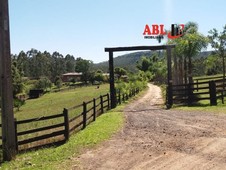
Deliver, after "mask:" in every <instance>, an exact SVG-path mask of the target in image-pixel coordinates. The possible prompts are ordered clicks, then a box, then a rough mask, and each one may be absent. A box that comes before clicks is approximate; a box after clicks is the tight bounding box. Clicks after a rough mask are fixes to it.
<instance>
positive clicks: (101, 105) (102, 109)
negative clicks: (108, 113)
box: [100, 95, 104, 114]
mask: <svg viewBox="0 0 226 170" xmlns="http://www.w3.org/2000/svg"><path fill="white" fill-rule="evenodd" d="M100 110H101V114H102V113H104V103H103V96H102V95H101V96H100Z"/></svg>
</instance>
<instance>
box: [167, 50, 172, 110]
mask: <svg viewBox="0 0 226 170" xmlns="http://www.w3.org/2000/svg"><path fill="white" fill-rule="evenodd" d="M166 50H167V70H168V72H167V84H168V85H167V101H166V107H167V109H170V108H171V107H172V105H173V89H172V68H171V67H172V64H171V47H167V49H166Z"/></svg>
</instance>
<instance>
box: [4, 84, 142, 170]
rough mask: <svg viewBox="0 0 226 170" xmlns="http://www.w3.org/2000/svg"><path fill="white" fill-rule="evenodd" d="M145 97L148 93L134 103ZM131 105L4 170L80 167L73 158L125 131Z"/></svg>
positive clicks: (17, 159)
mask: <svg viewBox="0 0 226 170" xmlns="http://www.w3.org/2000/svg"><path fill="white" fill-rule="evenodd" d="M106 89H107V87H106ZM143 94H145V90H144V91H142V92H141V93H140V94H139V95H137V96H136V97H134V98H132V99H130V101H131V100H135V99H136V98H138V97H139V96H141V95H143ZM127 103H128V101H127V102H125V103H123V104H122V105H120V106H117V108H115V109H113V110H110V111H108V112H107V113H105V114H103V115H101V116H100V117H98V118H97V120H96V121H95V122H93V123H91V124H90V125H89V126H87V128H86V129H84V130H82V131H80V132H78V133H77V134H74V135H72V136H71V137H70V139H69V141H68V142H67V143H66V144H64V145H61V146H59V147H51V148H45V149H40V150H37V151H33V152H27V153H23V154H19V155H17V158H16V159H15V160H13V161H11V162H6V163H3V164H2V165H1V168H0V169H30V170H32V169H34V170H36V169H43V170H52V169H71V167H72V166H74V165H75V164H76V162H73V163H72V161H71V159H72V158H73V157H76V156H78V155H79V154H80V153H81V151H83V150H84V149H89V148H92V147H94V146H96V145H98V144H100V143H101V142H103V141H105V140H107V139H109V138H110V137H111V136H112V135H113V134H115V133H116V132H117V131H119V130H120V129H121V128H122V126H123V122H124V116H123V109H124V107H125V106H126V104H127ZM76 166H77V167H78V166H79V164H76Z"/></svg>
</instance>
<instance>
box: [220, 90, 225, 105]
mask: <svg viewBox="0 0 226 170" xmlns="http://www.w3.org/2000/svg"><path fill="white" fill-rule="evenodd" d="M221 102H222V104H224V91H222V92H221Z"/></svg>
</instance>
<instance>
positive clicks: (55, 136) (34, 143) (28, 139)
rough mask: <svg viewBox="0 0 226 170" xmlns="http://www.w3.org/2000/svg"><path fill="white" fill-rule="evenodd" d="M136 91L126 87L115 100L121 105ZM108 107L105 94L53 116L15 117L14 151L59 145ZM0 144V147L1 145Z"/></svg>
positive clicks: (107, 98) (108, 100) (136, 90)
mask: <svg viewBox="0 0 226 170" xmlns="http://www.w3.org/2000/svg"><path fill="white" fill-rule="evenodd" d="M137 93H139V89H138V88H137V89H133V90H130V92H129V93H128V94H120V92H117V94H116V96H117V103H118V104H121V102H124V101H126V100H127V99H129V98H130V97H132V96H135V95H136V94H137ZM110 108H111V106H110V97H109V94H106V95H101V96H99V97H97V98H94V99H92V100H90V101H87V102H83V103H82V104H80V105H77V106H74V107H71V108H67V109H66V108H64V109H63V111H62V113H59V114H56V115H51V116H45V117H39V118H33V119H27V120H19V121H18V120H16V119H15V127H16V128H15V132H16V144H17V151H18V152H22V151H27V150H31V149H37V148H40V147H45V146H51V145H60V144H63V143H65V142H66V141H67V140H68V139H69V137H70V135H71V134H72V133H74V132H78V131H80V130H82V129H85V128H86V126H87V125H89V124H90V123H91V122H93V121H95V120H96V117H98V116H100V115H101V114H103V113H104V112H105V111H106V110H109V109H110ZM0 126H1V124H0ZM31 128H32V129H31ZM24 129H26V130H24ZM0 139H2V137H0ZM0 147H1V148H2V145H1V146H0Z"/></svg>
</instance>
